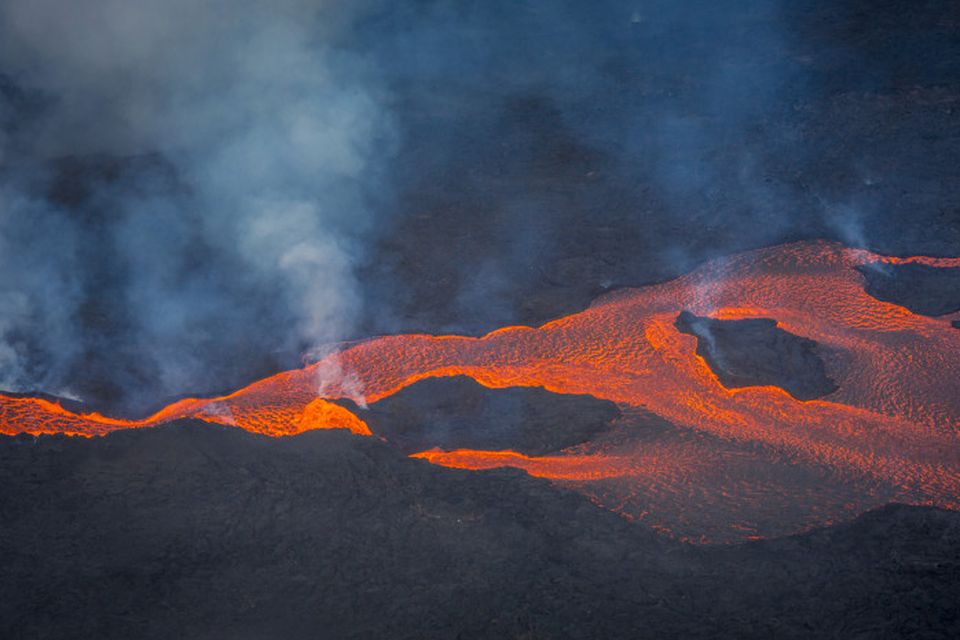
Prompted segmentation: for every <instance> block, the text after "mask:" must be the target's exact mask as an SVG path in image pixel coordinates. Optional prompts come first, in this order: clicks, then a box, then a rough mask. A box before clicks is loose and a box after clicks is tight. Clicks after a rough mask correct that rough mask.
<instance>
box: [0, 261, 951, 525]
mask: <svg viewBox="0 0 960 640" xmlns="http://www.w3.org/2000/svg"><path fill="white" fill-rule="evenodd" d="M906 262H917V263H922V264H926V265H929V266H936V267H960V258H925V257H913V258H890V257H884V256H880V255H877V254H874V253H871V252H868V251H865V250H857V249H848V248H844V247H842V246H840V245H838V244H834V243H828V242H809V243H797V244H791V245H784V246H780V247H774V248H769V249H762V250H757V251H752V252H748V253H744V254H741V255H737V256H733V257H729V258H724V259H719V260H715V261H712V262H710V263H707V264H705V265H703V266H702V267H700V268H699V269H697V270H696V271H694V272H692V273H690V274H688V275H686V276H683V277H681V278H678V279H676V280H672V281H670V282H666V283H662V284H658V285H652V286H648V287H643V288H640V289H629V290H623V291H619V292H615V293H613V294H610V295H607V296H605V297H603V298H601V299H599V300H597V301H595V302H594V304H593V305H592V306H591V307H590V308H588V309H586V310H584V311H582V312H580V313H576V314H573V315H570V316H567V317H564V318H561V319H558V320H555V321H553V322H549V323H547V324H545V325H543V326H541V327H539V328H530V327H507V328H503V329H499V330H497V331H494V332H492V333H489V334H487V335H485V336H483V337H480V338H472V337H461V336H430V335H400V336H388V337H382V338H377V339H373V340H370V341H367V342H364V343H361V344H358V345H355V346H353V347H351V348H349V349H347V350H345V351H342V352H340V353H337V354H334V355H331V356H329V357H328V358H327V359H326V360H323V361H321V362H318V363H316V364H314V365H311V366H308V367H306V368H304V369H300V370H295V371H287V372H283V373H280V374H277V375H275V376H272V377H270V378H266V379H264V380H261V381H259V382H256V383H254V384H252V385H250V386H248V387H245V388H243V389H241V390H239V391H237V392H235V393H233V394H230V395H227V396H223V397H219V398H212V399H188V400H183V401H180V402H178V403H175V404H173V405H171V406H169V407H167V408H165V409H163V410H162V411H160V412H158V413H157V414H155V415H153V416H150V417H148V418H146V419H143V420H135V421H127V420H118V419H113V418H108V417H105V416H102V415H98V414H75V413H72V412H69V411H66V410H65V409H63V408H61V407H60V406H59V405H57V404H55V403H51V402H48V401H45V400H41V399H36V398H12V397H3V398H0V433H6V434H15V433H22V432H25V433H32V434H40V433H67V434H73V435H101V434H104V433H107V432H110V431H113V430H116V429H124V428H131V427H146V426H152V425H157V424H160V423H163V422H168V421H170V420H174V419H179V418H187V417H190V418H199V419H201V420H206V421H208V422H215V423H221V424H232V425H236V426H239V427H242V428H244V429H247V430H250V431H255V432H259V433H265V434H268V435H291V434H295V433H299V432H302V431H305V430H308V429H316V428H346V429H349V430H350V431H352V432H354V433H358V434H364V435H369V433H370V431H369V429H368V428H367V426H366V424H365V423H364V422H363V421H362V420H361V419H360V418H358V417H357V416H355V415H354V414H353V413H351V412H349V411H348V410H346V409H344V408H342V407H341V406H339V405H337V404H334V403H331V402H328V401H327V400H325V399H321V398H320V395H323V396H324V397H325V398H327V399H335V398H338V397H349V396H351V395H355V392H354V393H350V390H355V389H357V388H360V389H363V396H364V398H363V400H365V401H366V402H368V403H372V402H376V401H377V400H380V399H382V398H384V397H387V396H389V395H391V394H393V393H395V392H397V391H398V390H400V389H402V388H404V387H405V386H408V385H410V384H412V383H414V382H416V381H418V380H421V379H424V378H427V377H432V376H451V375H461V374H462V375H468V376H471V377H472V378H474V379H475V380H476V381H478V382H479V383H481V384H483V385H486V386H488V387H492V388H503V387H511V386H540V387H544V388H545V389H547V390H549V391H553V392H556V393H568V394H590V395H593V396H595V397H597V398H601V399H606V400H611V401H614V402H616V403H618V404H619V405H620V406H621V407H622V408H623V409H624V411H625V418H624V420H622V424H621V425H620V427H621V430H622V431H623V432H625V433H627V434H628V435H629V433H630V432H631V429H633V428H634V427H636V426H637V424H639V423H638V422H637V421H638V420H640V421H641V422H642V419H641V418H636V416H637V415H640V414H641V413H643V414H645V415H649V414H655V415H656V416H659V417H660V418H663V419H664V420H666V421H668V422H669V423H670V424H672V425H674V427H675V429H674V431H673V432H672V433H671V434H669V435H668V436H664V437H659V439H650V438H640V439H638V440H630V439H629V438H626V439H623V438H621V439H620V440H618V441H617V443H615V444H613V443H607V442H603V441H598V442H595V443H585V444H583V445H579V446H578V447H574V448H571V449H568V450H565V451H562V452H560V453H558V454H556V455H551V456H543V457H527V456H523V455H521V454H519V453H515V452H510V451H496V452H495V451H469V450H457V451H449V452H442V451H428V452H423V453H420V454H416V455H415V457H420V458H425V459H427V460H428V461H430V462H432V463H434V464H439V465H443V466H449V467H458V468H466V469H487V468H492V467H502V466H511V467H518V468H521V469H525V470H527V471H528V472H529V473H530V474H532V475H537V476H541V477H545V478H550V479H552V480H554V481H557V482H561V483H564V484H568V485H570V486H573V487H574V488H576V489H578V490H580V491H582V492H584V493H586V494H587V495H589V496H590V497H591V498H593V499H594V500H596V501H598V502H600V503H602V504H604V505H605V506H608V507H610V508H613V509H615V510H617V511H620V512H621V513H624V514H625V515H627V516H628V517H635V518H653V520H651V521H652V522H654V523H655V524H656V523H660V524H663V523H670V524H671V525H672V526H673V529H674V530H682V531H684V532H686V533H688V534H691V535H694V537H695V534H696V530H697V526H699V525H696V524H694V525H691V526H689V527H686V528H684V527H685V525H684V522H686V521H687V520H688V519H690V522H695V521H697V518H698V517H700V516H698V515H697V514H696V513H694V512H695V511H696V510H697V509H700V508H701V506H702V504H703V503H704V501H709V502H710V503H711V504H721V505H724V506H722V508H720V511H721V512H723V513H725V514H726V515H725V516H723V517H720V520H722V521H723V524H722V527H725V528H726V530H728V531H730V530H736V531H743V532H745V533H743V535H742V537H747V536H748V535H750V534H751V533H756V532H761V533H762V532H764V531H765V529H764V526H763V524H762V521H763V516H762V513H764V512H765V510H769V511H770V512H779V513H780V514H781V515H782V509H783V505H784V502H786V503H790V504H792V502H791V501H795V502H797V504H801V503H802V505H804V506H803V508H802V509H801V511H802V513H800V514H799V515H798V516H797V518H796V522H795V523H794V525H796V526H804V525H809V524H812V523H816V522H827V521H830V520H832V519H834V518H837V517H839V516H840V515H841V514H848V513H852V512H856V511H858V510H862V509H864V508H869V506H872V505H874V504H876V503H878V502H882V501H887V500H893V499H896V500H902V501H908V502H914V503H923V504H934V505H939V506H943V507H947V508H958V507H960V500H958V498H957V496H958V495H960V435H958V426H960V331H958V330H957V329H955V328H953V327H951V324H950V321H951V320H952V319H954V318H955V317H956V314H954V315H953V316H945V317H939V318H930V317H925V316H921V315H917V314H914V313H912V312H911V311H909V310H908V309H906V308H904V307H901V306H898V305H895V304H891V303H889V302H883V301H880V300H877V299H875V298H873V297H871V296H870V295H868V294H867V293H866V292H865V290H864V282H863V276H862V275H861V273H860V272H859V271H858V269H857V268H858V267H863V266H868V265H883V264H897V263H906ZM878 268H879V267H878ZM683 310H687V311H690V312H692V313H694V314H696V315H699V316H709V317H712V318H717V319H742V318H772V319H774V320H776V321H777V323H778V326H779V327H780V328H782V329H784V330H786V331H789V332H790V333H793V334H796V335H798V336H803V337H806V338H809V339H811V340H814V341H816V342H817V343H818V344H819V345H821V347H822V348H823V350H824V352H825V353H827V354H829V356H828V358H827V368H828V373H829V375H830V377H831V378H832V379H833V381H834V382H836V384H837V386H838V388H837V390H836V391H834V392H833V393H831V394H830V395H828V396H826V397H824V398H821V399H818V400H809V401H801V400H797V399H795V398H793V397H792V396H791V395H789V394H788V393H786V392H785V391H784V390H782V389H780V388H778V387H774V386H754V387H745V388H737V389H728V388H726V387H724V386H723V385H722V384H721V383H720V382H719V380H718V378H717V376H716V375H715V374H714V372H713V371H712V370H711V369H710V367H709V366H708V364H707V363H706V362H705V361H704V360H703V359H702V358H701V357H700V356H699V355H697V353H696V348H697V339H696V338H695V337H694V336H691V335H688V334H684V333H681V332H680V331H678V330H677V328H676V327H675V326H674V322H675V320H676V318H677V316H678V314H679V313H680V312H681V311H683ZM331 370H336V371H338V372H341V373H343V374H345V376H346V377H347V378H349V380H350V384H349V385H348V384H337V382H336V381H334V382H333V383H331V381H330V380H328V379H327V376H326V375H325V372H329V371H331ZM321 388H322V389H323V393H322V394H321V393H320V389H321ZM641 409H642V411H640V410H641ZM631 416H634V417H631ZM635 431H636V432H637V433H639V432H640V431H639V430H635ZM785 470H786V471H785ZM784 496H786V498H784ZM744 505H747V506H744ZM658 509H660V510H667V511H669V512H670V514H669V515H663V514H662V513H660V514H659V515H654V516H650V515H649V514H651V513H653V514H657V510H658ZM677 514H680V515H677ZM657 518H659V519H660V520H657ZM663 526H668V525H667V524H663ZM717 537H719V538H723V535H720V534H717ZM734 537H736V536H734Z"/></svg>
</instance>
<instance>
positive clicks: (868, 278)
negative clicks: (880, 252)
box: [859, 264, 960, 316]
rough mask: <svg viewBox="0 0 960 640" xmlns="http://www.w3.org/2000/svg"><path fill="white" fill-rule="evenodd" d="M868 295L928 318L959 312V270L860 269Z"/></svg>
mask: <svg viewBox="0 0 960 640" xmlns="http://www.w3.org/2000/svg"><path fill="white" fill-rule="evenodd" d="M859 271H860V273H861V274H863V277H864V280H865V289H866V291H867V293H869V294H870V295H871V296H873V297H874V298H876V299H878V300H883V301H884V302H892V303H894V304H898V305H900V306H901V307H906V308H907V309H910V311H913V312H914V313H919V314H921V315H925V316H941V315H943V314H945V313H953V312H954V311H960V269H954V268H940V267H929V266H927V265H923V264H900V265H883V266H879V267H877V266H871V267H861V268H860V269H859Z"/></svg>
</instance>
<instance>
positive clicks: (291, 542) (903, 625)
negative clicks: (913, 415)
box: [0, 422, 960, 640]
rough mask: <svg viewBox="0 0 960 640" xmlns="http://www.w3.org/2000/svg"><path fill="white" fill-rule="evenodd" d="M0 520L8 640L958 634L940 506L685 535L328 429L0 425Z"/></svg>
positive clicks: (957, 540) (0, 590) (950, 548)
mask: <svg viewBox="0 0 960 640" xmlns="http://www.w3.org/2000/svg"><path fill="white" fill-rule="evenodd" d="M0 512H2V514H3V526H2V527H0V637H4V638H11V639H14V640H17V639H25V638H77V637H96V638H124V639H126V638H133V637H135V638H147V639H150V638H163V639H167V638H171V637H178V638H222V637H231V638H280V637H283V638H292V639H297V638H311V639H313V638H386V637H389V638H399V639H403V638H423V637H429V638H498V639H499V638H598V637H602V638H646V637H649V638H663V637H685V638H713V637H741V638H769V637H804V638H811V637H812V638H816V637H838V636H842V637H871V638H894V637H951V636H953V637H956V635H957V634H958V633H960V619H958V615H957V610H956V606H955V605H956V593H957V592H958V590H960V514H956V513H951V512H945V511H940V510H936V509H929V508H913V507H902V506H891V507H887V508H884V509H881V510H879V511H877V512H872V513H868V514H866V515H864V516H862V517H861V518H859V519H858V520H857V521H855V522H853V523H850V524H843V525H837V526H834V527H831V528H827V529H822V530H818V531H814V532H811V533H808V534H804V535H798V536H792V537H789V538H782V539H773V540H767V541H761V542H756V543H749V544H744V545H738V546H731V547H691V546H688V545H684V544H679V543H675V542H672V541H670V540H668V539H665V538H662V537H660V536H657V535H655V534H653V533H652V532H650V531H649V530H646V529H644V528H642V527H640V526H638V525H633V524H630V523H628V522H627V521H625V520H623V519H622V518H620V517H618V516H616V515H614V514H613V513H610V512H608V511H605V510H603V509H601V508H599V507H597V506H595V505H593V504H592V503H590V502H589V501H588V500H587V499H585V498H583V497H582V496H579V495H577V494H574V493H572V492H569V491H566V490H563V489H561V488H558V487H556V486H554V485H551V484H550V483H548V482H546V481H542V480H538V479H534V478H530V477H528V476H526V475H524V474H522V473H520V472H517V471H512V470H494V471H488V472H466V471H458V470H451V469H444V468H439V467H434V466H431V465H429V464H427V463H426V462H424V461H420V460H414V459H410V458H406V457H404V456H402V455H401V454H400V453H399V452H397V451H396V449H395V448H393V447H391V446H388V445H386V444H384V443H381V442H378V441H377V440H376V439H372V438H361V437H357V436H352V435H350V434H348V433H346V432H336V431H315V432H308V433H305V434H302V435H300V436H296V437H290V438H279V439H275V438H267V437H263V436H258V435H254V434H250V433H247V432H243V431H240V430H236V429H230V428H224V427H217V426H212V425H208V424H201V423H196V422H181V423H175V424H170V425H166V426H163V427H158V428H155V429H142V430H132V431H122V432H116V433H113V434H111V435H109V436H106V437H103V438H92V439H84V438H67V437H61V436H56V437H40V438H30V437H15V438H10V437H5V438H0ZM938 634H940V635H938Z"/></svg>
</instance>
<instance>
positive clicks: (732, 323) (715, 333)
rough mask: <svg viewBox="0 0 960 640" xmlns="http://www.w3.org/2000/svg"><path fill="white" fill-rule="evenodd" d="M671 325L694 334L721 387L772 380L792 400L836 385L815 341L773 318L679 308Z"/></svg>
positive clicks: (824, 392)
mask: <svg viewBox="0 0 960 640" xmlns="http://www.w3.org/2000/svg"><path fill="white" fill-rule="evenodd" d="M676 327H677V329H679V330H680V331H681V332H683V333H688V334H690V335H693V336H696V337H697V354H698V355H700V356H701V357H702V358H703V359H704V360H705V361H706V362H707V364H708V365H710V369H711V370H713V372H714V373H715V374H717V378H719V379H720V382H721V384H723V386H725V387H727V388H731V389H732V388H738V387H754V386H764V385H775V386H777V387H780V388H781V389H783V390H784V391H786V392H787V393H789V394H790V395H792V396H793V397H794V398H797V399H798V400H813V399H814V398H822V397H823V396H826V395H829V394H830V393H833V392H834V391H835V390H836V389H837V385H836V384H835V383H834V382H833V380H831V379H830V378H829V377H827V373H826V366H825V365H824V362H823V359H822V358H821V357H820V355H819V354H818V352H817V343H816V342H814V341H813V340H809V339H807V338H801V337H800V336H795V335H793V334H792V333H790V332H788V331H784V330H783V329H780V328H779V327H777V322H776V320H769V319H766V318H751V319H748V320H715V319H713V318H704V317H699V316H695V315H694V314H692V313H690V312H689V311H682V312H681V313H680V315H679V316H677V321H676Z"/></svg>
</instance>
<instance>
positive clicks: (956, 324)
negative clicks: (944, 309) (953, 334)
mask: <svg viewBox="0 0 960 640" xmlns="http://www.w3.org/2000/svg"><path fill="white" fill-rule="evenodd" d="M950 325H951V326H952V327H953V328H954V329H960V320H954V321H953V322H951V323H950Z"/></svg>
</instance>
